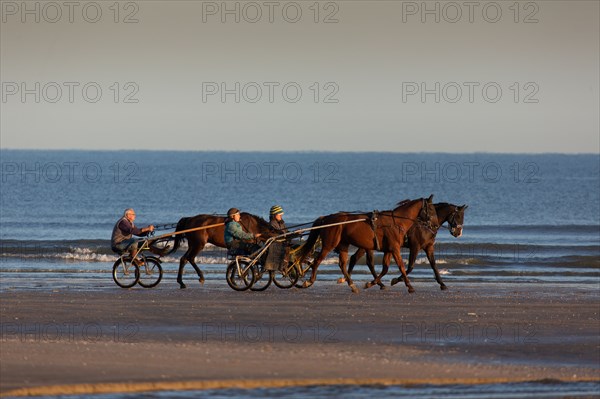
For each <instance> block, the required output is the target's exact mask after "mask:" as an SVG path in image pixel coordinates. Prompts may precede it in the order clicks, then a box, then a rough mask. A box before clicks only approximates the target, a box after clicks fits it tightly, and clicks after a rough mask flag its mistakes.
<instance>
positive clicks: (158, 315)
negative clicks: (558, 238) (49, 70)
mask: <svg viewBox="0 0 600 399" xmlns="http://www.w3.org/2000/svg"><path fill="white" fill-rule="evenodd" d="M190 285H191V284H190ZM599 297H600V295H599V293H598V291H597V290H596V289H594V287H593V286H592V287H590V286H589V285H588V286H587V288H577V287H572V286H569V287H567V286H558V285H545V286H544V285H538V286H536V285H507V286H500V285H493V284H489V285H486V284H478V285H466V284H462V285H457V286H453V287H450V290H448V291H446V292H442V291H439V290H438V289H436V288H435V286H433V285H425V284H419V286H418V287H417V292H416V293H415V294H411V295H409V294H408V293H407V292H406V290H405V289H404V287H402V288H401V287H398V286H397V287H394V288H391V289H387V290H385V291H380V290H379V289H377V288H372V289H370V290H362V291H361V293H359V294H352V293H351V292H350V290H349V289H348V287H347V286H344V285H335V284H331V283H321V284H319V282H317V284H316V285H315V286H314V287H312V288H310V289H306V290H298V289H292V290H280V289H276V288H275V287H272V288H270V289H269V290H267V291H265V292H262V293H251V292H247V293H238V292H234V291H231V290H230V289H228V288H227V287H226V286H220V285H219V286H216V285H215V284H213V285H212V286H204V287H200V286H199V285H196V284H194V285H191V287H190V288H188V289H187V290H178V289H176V288H175V286H174V284H172V282H169V281H167V282H164V283H163V284H161V286H160V287H158V288H157V289H153V290H143V289H132V290H121V289H117V288H115V289H105V290H97V291H80V290H54V291H19V292H16V291H15V292H11V291H5V292H4V293H2V294H1V295H0V298H1V302H0V303H1V322H2V351H1V352H2V361H1V366H0V372H1V376H2V378H1V386H0V388H1V392H2V394H3V395H9V394H10V395H35V394H48V393H54V394H57V393H69V392H71V393H74V392H80V393H82V392H110V391H135V390H142V389H179V388H188V389H189V388H194V389H196V388H202V387H219V386H247V387H253V386H278V384H279V385H296V384H300V385H301V384H307V383H311V382H312V383H323V384H331V383H335V382H336V381H337V382H338V383H353V382H357V383H369V382H377V383H384V384H385V383H390V384H391V383H396V384H400V383H411V382H413V383H414V382H427V383H432V384H436V383H452V382H455V383H482V382H518V381H536V380H541V379H555V380H560V381H581V380H597V379H598V375H599V369H600V364H599V362H600V360H599V359H600V342H599V337H600V323H599V313H600V298H599ZM211 384H212V385H211Z"/></svg>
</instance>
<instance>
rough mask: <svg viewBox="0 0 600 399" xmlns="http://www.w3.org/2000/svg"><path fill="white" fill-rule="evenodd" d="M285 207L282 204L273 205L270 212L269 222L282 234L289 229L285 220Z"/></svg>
mask: <svg viewBox="0 0 600 399" xmlns="http://www.w3.org/2000/svg"><path fill="white" fill-rule="evenodd" d="M282 217H283V208H282V207H281V205H273V206H272V207H271V211H270V212H269V223H271V226H272V227H273V228H274V229H275V230H277V231H278V232H279V233H280V234H283V233H287V232H288V229H287V227H286V226H285V222H284V221H283V218H282Z"/></svg>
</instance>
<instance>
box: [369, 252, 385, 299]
mask: <svg viewBox="0 0 600 399" xmlns="http://www.w3.org/2000/svg"><path fill="white" fill-rule="evenodd" d="M374 253H375V252H373V251H367V266H369V270H370V271H371V274H372V275H373V278H374V279H376V278H377V272H376V271H375V256H374ZM389 264H390V262H389V261H388V265H389ZM377 284H378V285H379V289H380V290H385V288H386V287H385V284H383V283H382V282H381V280H380V281H379V282H377Z"/></svg>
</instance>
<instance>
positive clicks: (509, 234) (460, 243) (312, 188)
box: [0, 150, 600, 290]
mask: <svg viewBox="0 0 600 399" xmlns="http://www.w3.org/2000/svg"><path fill="white" fill-rule="evenodd" d="M0 158H1V159H0V163H1V172H2V174H1V186H2V189H1V190H0V201H1V214H0V225H1V228H0V239H1V241H2V243H1V247H0V277H1V278H2V282H1V287H0V288H1V289H2V290H6V289H16V288H31V287H38V288H44V287H46V288H56V287H76V288H82V289H87V288H89V289H96V288H98V287H100V288H102V287H110V288H112V287H113V283H112V280H111V277H110V273H109V270H110V267H111V266H112V263H113V262H114V260H115V256H114V254H112V253H111V251H110V248H109V244H108V241H109V239H110V234H111V230H112V227H113V225H114V223H115V221H116V220H117V219H118V218H119V217H120V215H121V214H122V212H123V210H124V209H125V208H127V207H134V208H135V210H136V212H137V215H138V217H137V220H136V223H137V224H138V225H146V224H149V223H153V224H161V223H174V222H177V221H178V220H179V219H180V218H181V217H184V216H192V215H195V214H198V213H224V212H226V211H227V209H228V208H230V207H233V206H235V207H238V208H240V209H242V210H244V211H247V212H251V213H254V214H258V215H261V216H263V217H267V216H268V211H269V208H270V206H271V205H273V204H280V205H282V206H283V207H284V209H285V211H286V214H285V220H286V222H287V223H288V225H289V224H296V223H305V222H310V221H312V220H314V219H315V218H316V217H318V216H320V215H324V214H328V213H333V212H337V211H340V210H346V211H354V210H364V211H370V210H373V209H380V210H382V209H390V208H392V207H393V206H394V204H395V203H397V202H398V201H400V200H402V199H405V198H417V197H426V196H429V195H430V194H434V202H450V203H454V204H459V205H460V204H468V205H469V208H468V210H467V212H466V215H465V228H464V232H463V236H462V237H460V238H459V239H455V238H453V237H451V236H450V234H449V233H448V232H447V230H445V229H442V230H440V232H439V234H438V239H437V242H438V244H437V250H436V251H437V259H438V263H439V267H440V269H442V273H443V275H444V278H445V279H446V280H447V282H448V283H451V282H453V281H454V282H468V283H476V282H496V281H500V282H512V283H520V282H534V281H535V282H548V283H568V284H596V285H600V227H599V223H600V158H599V156H598V155H559V154H548V155H527V154H524V155H509V154H391V153H326V152H323V153H319V152H315V153H269V152H265V153H228V152H162V151H159V152H145V151H106V152H89V151H16V150H2V151H0ZM181 254H182V252H181V251H180V252H179V253H178V254H175V256H172V257H169V258H167V259H166V263H167V265H166V266H165V269H166V272H167V279H169V278H170V279H174V276H170V274H173V273H174V272H175V270H176V266H175V264H172V263H174V262H176V261H177V260H178V257H179V256H180V255H181ZM223 256H224V254H223V252H222V251H220V250H214V249H213V250H211V251H206V252H205V253H203V254H202V256H201V259H200V261H201V262H203V263H205V265H204V266H203V268H204V269H206V271H207V274H208V275H207V278H208V279H209V280H211V279H212V280H214V283H215V284H224V279H223V274H224V273H223V266H222V264H223V263H224V258H223ZM404 256H405V257H406V256H407V254H406V252H405V253H404ZM334 261H335V259H333V258H332V259H331V260H329V261H328V264H327V265H324V267H322V268H321V269H320V271H321V274H320V275H319V280H333V279H335V278H337V277H339V270H338V269H337V266H336V265H334V264H333V263H334ZM417 262H418V263H419V264H421V265H420V266H418V267H417V268H416V269H415V272H414V279H415V281H417V282H418V281H427V283H430V284H435V282H434V281H433V280H432V278H431V271H430V269H429V267H428V266H427V265H426V264H425V263H426V259H424V258H423V257H421V258H420V259H419V260H418V261H417ZM365 269H366V268H365V267H357V269H356V273H357V274H358V275H360V274H364V273H366V270H365ZM365 278H366V277H365ZM359 279H360V278H359Z"/></svg>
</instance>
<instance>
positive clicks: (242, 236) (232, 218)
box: [225, 208, 261, 255]
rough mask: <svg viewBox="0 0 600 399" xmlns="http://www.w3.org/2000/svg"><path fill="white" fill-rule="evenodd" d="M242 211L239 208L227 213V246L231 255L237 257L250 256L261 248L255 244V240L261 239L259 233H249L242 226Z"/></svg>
mask: <svg viewBox="0 0 600 399" xmlns="http://www.w3.org/2000/svg"><path fill="white" fill-rule="evenodd" d="M240 217H241V216H240V211H239V209H237V208H231V209H229V210H228V211H227V218H228V219H227V223H225V244H226V245H227V249H228V250H229V252H230V253H232V254H235V255H241V254H249V253H252V252H254V251H256V250H257V249H258V248H260V246H258V245H256V244H254V243H253V242H252V241H254V239H255V238H258V237H260V236H261V235H260V234H259V233H257V234H252V233H247V232H245V231H244V229H243V228H242V225H241V224H240Z"/></svg>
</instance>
